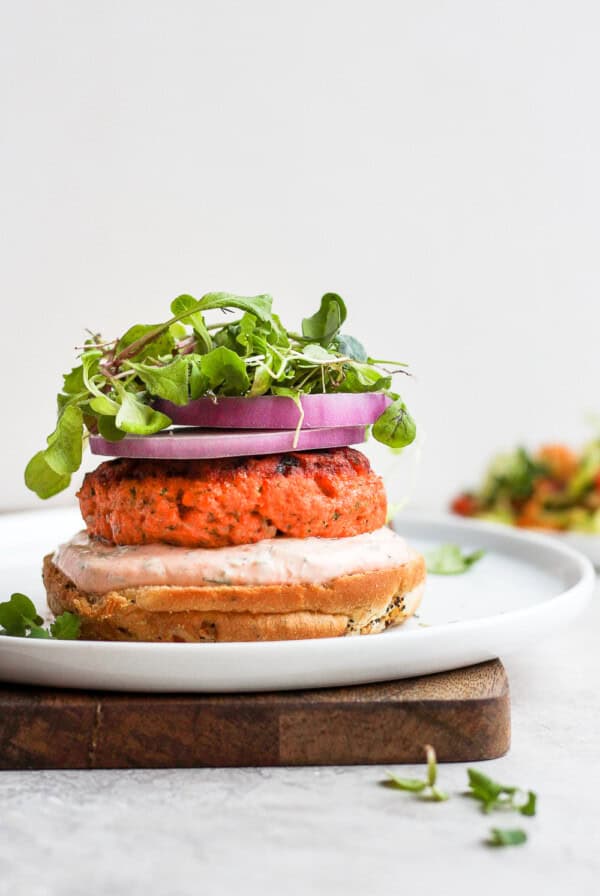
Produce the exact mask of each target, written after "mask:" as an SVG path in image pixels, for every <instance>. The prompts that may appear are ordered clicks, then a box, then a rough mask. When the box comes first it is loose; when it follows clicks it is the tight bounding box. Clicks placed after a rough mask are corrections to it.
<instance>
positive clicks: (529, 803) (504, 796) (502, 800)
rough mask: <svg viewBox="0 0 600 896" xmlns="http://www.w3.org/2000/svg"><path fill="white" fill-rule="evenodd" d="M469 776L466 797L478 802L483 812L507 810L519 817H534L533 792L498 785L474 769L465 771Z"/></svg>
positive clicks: (535, 797)
mask: <svg viewBox="0 0 600 896" xmlns="http://www.w3.org/2000/svg"><path fill="white" fill-rule="evenodd" d="M467 774H468V776H469V790H468V791H466V796H470V797H472V798H473V799H475V800H479V802H480V803H481V808H482V811H483V812H486V813H487V812H492V811H493V810H494V809H508V810H512V811H515V812H520V813H521V815H529V816H531V815H535V813H536V808H537V794H535V793H534V792H533V790H527V791H525V790H521V789H520V788H518V787H509V786H507V785H506V784H499V783H498V782H497V781H493V780H492V779H491V778H488V777H487V776H486V775H482V773H481V772H479V771H477V769H475V768H469V769H467Z"/></svg>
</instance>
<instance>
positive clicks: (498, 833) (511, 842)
mask: <svg viewBox="0 0 600 896" xmlns="http://www.w3.org/2000/svg"><path fill="white" fill-rule="evenodd" d="M526 841H527V834H526V833H525V831H524V830H522V828H491V829H490V836H489V838H488V839H487V840H486V841H485V842H486V843H487V845H488V846H520V845H521V844H522V843H525V842H526Z"/></svg>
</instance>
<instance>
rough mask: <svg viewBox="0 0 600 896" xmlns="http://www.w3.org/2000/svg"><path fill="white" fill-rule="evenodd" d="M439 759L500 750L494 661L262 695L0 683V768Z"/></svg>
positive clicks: (501, 686) (500, 695) (505, 738)
mask: <svg viewBox="0 0 600 896" xmlns="http://www.w3.org/2000/svg"><path fill="white" fill-rule="evenodd" d="M426 743H431V744H433V745H434V747H435V749H436V751H437V755H438V759H439V760H440V761H441V762H455V761H475V760H478V759H492V758H495V757H497V756H501V755H503V754H504V753H505V752H506V751H507V750H508V747H509V744H510V698H509V691H508V680H507V677H506V673H505V671H504V667H503V666H502V663H500V661H499V660H493V661H491V662H488V663H481V664H479V665H477V666H470V667H468V668H465V669H458V670H455V671H453V672H444V673H439V674H437V675H428V676H425V677H420V678H412V679H404V680H401V681H393V682H387V683H382V684H370V685H360V686H355V687H346V688H328V689H324V690H311V691H283V692H278V693H268V694H219V695H215V694H117V693H110V692H87V691H66V690H54V689H52V690H51V689H43V688H30V687H18V686H14V685H4V686H3V685H0V769H41V768H71V769H86V768H193V767H228V766H230V767H233V766H276V765H363V764H372V763H402V762H421V761H422V759H423V745H424V744H426Z"/></svg>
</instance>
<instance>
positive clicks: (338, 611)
mask: <svg viewBox="0 0 600 896" xmlns="http://www.w3.org/2000/svg"><path fill="white" fill-rule="evenodd" d="M43 578H44V584H45V586H46V591H47V593H48V605H49V606H50V609H51V610H52V612H53V613H55V614H56V615H58V614H60V613H63V612H65V610H68V611H69V612H70V613H76V614H77V616H79V618H80V620H81V637H82V638H83V639H84V640H91V641H171V642H172V641H190V642H194V641H290V640H299V639H303V638H333V637H339V636H341V635H369V634H375V633H376V632H381V631H383V630H384V629H386V628H388V627H389V626H391V625H399V624H401V623H402V622H404V621H405V620H406V619H408V618H409V616H412V614H413V613H414V612H415V610H416V609H417V607H418V606H419V604H420V602H421V597H422V595H423V589H424V585H425V562H424V560H423V557H422V556H421V555H420V554H418V553H416V552H415V551H413V552H411V554H410V557H409V559H408V561H407V562H406V563H403V564H402V565H400V566H393V567H390V568H388V569H378V570H374V571H372V572H364V573H355V574H352V575H347V576H340V577H338V578H335V579H332V580H330V581H329V582H326V583H324V584H311V583H294V584H282V585H254V586H249V585H239V586H238V585H199V586H194V587H190V586H172V587H167V586H164V585H160V586H156V585H155V586H151V585H149V586H144V587H136V588H123V589H122V590H120V591H109V592H108V593H106V594H88V593H85V592H83V591H80V590H79V589H78V588H77V586H76V585H75V584H74V583H73V582H72V581H71V579H69V578H68V577H67V576H66V575H64V573H62V572H61V571H60V570H59V569H58V567H57V566H56V565H55V564H54V562H53V559H52V555H50V554H49V555H48V556H47V557H45V558H44V570H43Z"/></svg>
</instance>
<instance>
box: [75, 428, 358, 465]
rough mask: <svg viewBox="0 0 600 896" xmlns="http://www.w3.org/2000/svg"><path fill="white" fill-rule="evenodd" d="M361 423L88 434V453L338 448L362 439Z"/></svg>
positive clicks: (160, 455) (181, 454)
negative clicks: (114, 438)
mask: <svg viewBox="0 0 600 896" xmlns="http://www.w3.org/2000/svg"><path fill="white" fill-rule="evenodd" d="M366 437H367V431H366V427H364V426H335V427H328V428H324V429H309V430H304V429H303V430H300V432H299V433H298V441H297V444H296V445H295V444H294V440H295V438H296V431H295V430H275V431H272V432H265V431H262V430H260V431H259V430H249V431H247V430H246V431H245V430H236V431H232V430H230V429H227V430H221V431H216V430H211V431H209V432H206V431H203V430H201V429H178V430H172V429H166V430H164V431H163V432H158V433H156V434H155V435H152V436H125V438H124V439H121V441H120V442H108V441H107V440H106V439H103V438H102V437H101V436H90V448H91V451H92V454H101V455H105V456H108V457H138V458H157V459H161V460H197V459H201V458H217V457H244V456H246V455H258V454H279V453H280V452H282V451H309V450H310V449H311V448H341V447H343V446H345V445H358V444H360V443H361V442H364V441H366Z"/></svg>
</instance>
